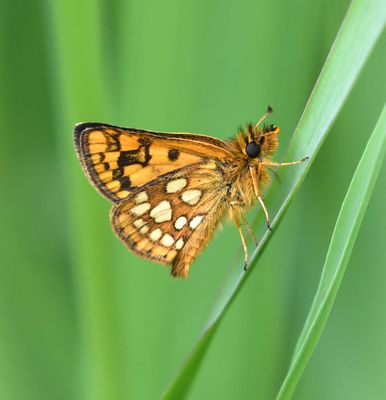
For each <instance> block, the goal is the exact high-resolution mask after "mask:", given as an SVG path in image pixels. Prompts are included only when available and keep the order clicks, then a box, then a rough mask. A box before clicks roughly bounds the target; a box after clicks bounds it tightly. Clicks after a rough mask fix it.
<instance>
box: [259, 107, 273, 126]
mask: <svg viewBox="0 0 386 400" xmlns="http://www.w3.org/2000/svg"><path fill="white" fill-rule="evenodd" d="M272 111H273V109H272V107H271V106H268V107H267V112H266V113H265V114H264V115H263V116H262V117H261V118H260V119H259V120H258V121H257V124H256V125H255V128H258V127H259V126H260V125H261V123H262V122H263V121H264V120H265V119H266V118H267V117H268V116H269V115H270V114H272Z"/></svg>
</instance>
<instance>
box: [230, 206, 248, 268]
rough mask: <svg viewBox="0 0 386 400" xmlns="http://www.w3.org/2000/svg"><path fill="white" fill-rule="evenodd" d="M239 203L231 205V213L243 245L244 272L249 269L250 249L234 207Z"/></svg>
mask: <svg viewBox="0 0 386 400" xmlns="http://www.w3.org/2000/svg"><path fill="white" fill-rule="evenodd" d="M237 203H238V202H235V201H232V202H231V203H230V204H231V211H232V220H233V221H234V223H235V224H236V226H237V229H238V231H239V233H240V237H241V243H242V244H243V249H244V271H246V270H247V268H248V267H247V264H248V248H247V242H246V240H245V237H244V233H243V229H242V227H241V224H240V220H239V217H238V215H237V214H236V212H235V209H234V207H235V206H236V204H237Z"/></svg>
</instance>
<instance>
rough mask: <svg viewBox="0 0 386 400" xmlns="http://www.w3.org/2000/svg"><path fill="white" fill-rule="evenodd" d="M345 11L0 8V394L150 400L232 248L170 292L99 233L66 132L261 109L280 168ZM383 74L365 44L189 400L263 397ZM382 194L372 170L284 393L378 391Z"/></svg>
mask: <svg viewBox="0 0 386 400" xmlns="http://www.w3.org/2000/svg"><path fill="white" fill-rule="evenodd" d="M348 5H349V1H347V0H344V1H339V2H337V1H335V0H314V1H311V2H310V1H306V0H295V1H291V2H288V1H286V0H274V1H270V2H268V1H262V0H259V1H252V0H242V1H240V2H237V3H236V2H233V1H219V0H214V1H211V2H208V1H203V0H195V1H193V0H189V1H177V0H165V1H162V2H161V1H156V0H152V1H140V0H132V1H123V0H113V1H108V0H100V1H97V0H85V1H82V2H79V1H75V0H66V1H60V0H52V1H42V0H36V1H33V2H26V1H21V0H14V1H12V2H11V1H5V0H3V1H1V2H0V57H1V62H0V102H1V103H0V123H1V145H0V174H1V181H2V190H1V196H0V201H1V204H0V227H1V229H0V235H1V238H0V246H1V248H0V251H1V265H0V398H1V399H7V400H8V399H11V400H13V399H16V400H24V399H26V400H27V399H28V400H33V399H82V400H83V399H87V400H88V399H90V400H91V399H92V400H94V399H100V400H105V399H109V400H115V399H155V398H159V396H160V394H161V393H162V391H163V390H164V388H165V386H166V385H167V384H168V383H169V381H170V380H171V379H172V377H173V376H174V375H175V373H176V371H177V368H178V367H179V366H180V364H181V362H182V361H183V359H184V358H185V356H186V354H187V353H188V351H189V350H190V349H191V347H192V345H193V343H194V341H195V339H196V338H197V336H198V334H199V333H200V331H201V329H202V327H203V324H204V322H205V320H206V318H207V316H208V313H209V312H210V310H211V307H212V304H213V301H214V299H215V298H216V295H217V293H218V292H219V290H220V288H221V285H222V281H223V277H224V275H225V273H226V271H227V268H228V265H229V260H230V259H232V257H233V255H234V254H235V252H237V251H238V249H239V248H240V240H239V237H238V233H237V230H236V229H235V227H233V226H231V225H226V227H225V229H224V230H222V231H221V232H219V233H218V234H217V235H216V237H215V239H214V240H213V241H212V242H211V243H210V245H209V247H208V248H207V250H205V251H204V252H203V254H202V255H201V256H200V257H199V258H198V259H197V261H196V262H195V264H194V265H193V267H192V269H191V274H190V277H189V279H188V280H186V281H183V280H173V279H172V278H170V277H169V271H168V269H167V268H164V267H160V266H157V265H156V264H152V263H150V262H147V261H144V260H142V259H139V258H138V257H135V256H134V255H133V254H131V253H129V252H128V251H126V249H125V248H124V246H123V245H122V244H121V243H120V242H119V241H118V240H117V239H116V238H115V236H114V235H113V233H112V231H111V228H110V225H109V218H108V211H109V208H110V205H109V203H108V202H107V201H106V200H104V199H103V198H102V197H101V196H99V195H98V194H97V193H96V191H95V190H94V189H93V188H92V187H91V185H90V184H89V183H88V182H87V180H86V178H85V177H84V176H83V173H82V171H81V168H80V166H79V163H78V161H77V159H76V156H75V151H74V148H73V144H72V129H73V126H74V124H75V123H76V122H79V121H105V122H109V123H113V124H120V125H123V126H131V127H138V128H147V129H152V130H160V131H191V132H198V133H208V134H210V135H214V136H217V137H220V138H229V137H231V136H232V135H233V134H234V133H235V132H236V130H237V127H238V126H239V125H241V124H244V123H246V122H249V121H256V120H257V119H258V118H259V117H260V116H261V114H262V113H263V112H264V110H265V108H266V106H267V105H268V104H270V105H272V106H273V108H274V110H275V113H274V114H273V116H272V118H271V121H272V122H274V123H275V124H277V125H279V126H280V127H281V128H282V135H281V146H280V150H279V152H278V156H277V159H280V155H281V154H282V153H283V151H284V150H285V147H286V144H287V143H288V141H289V139H290V136H291V132H293V130H294V128H295V126H296V123H297V121H298V120H299V118H300V115H301V112H302V110H303V108H304V106H305V104H306V101H307V98H308V96H309V95H310V92H311V90H312V87H313V85H314V83H315V80H316V78H317V76H318V74H319V72H320V70H321V67H322V65H323V62H324V60H325V57H326V55H327V53H328V50H329V48H330V46H331V45H332V42H333V39H334V37H335V35H336V33H337V31H338V29H339V26H340V24H341V21H342V19H343V17H344V14H345V11H346V10H347V7H348ZM385 71H386V38H385V35H384V36H383V37H382V38H381V40H380V41H379V42H378V44H377V45H376V47H375V48H374V51H373V53H372V55H371V57H370V59H369V61H368V63H367V64H366V67H365V68H364V70H363V72H362V74H361V77H360V79H359V80H358V82H357V84H356V86H355V88H354V90H353V91H352V93H351V95H350V97H349V100H348V101H347V102H346V104H345V106H344V109H343V112H342V113H341V114H340V116H339V118H338V119H337V121H336V122H335V124H334V126H333V129H332V132H331V134H330V136H329V138H328V139H327V141H326V142H325V144H324V146H323V147H322V150H321V151H320V153H319V155H318V157H317V159H316V162H315V163H314V165H313V167H312V169H311V172H310V173H309V175H308V176H307V178H306V180H305V182H304V184H303V185H302V187H301V189H300V191H299V192H298V195H297V196H296V198H295V200H294V201H293V203H292V205H291V207H290V209H289V211H288V212H287V214H286V216H285V218H284V220H283V221H282V223H281V224H280V227H279V228H278V229H277V231H276V232H275V235H274V237H273V238H272V240H271V241H270V244H269V246H268V248H267V250H266V251H265V253H264V255H263V256H262V257H261V259H260V260H259V262H258V265H257V268H254V269H253V270H252V271H251V274H252V276H251V277H250V279H249V280H248V282H247V284H246V285H245V286H244V288H243V290H242V291H241V293H240V295H239V296H238V298H237V300H236V302H235V303H234V304H233V305H232V307H231V310H230V312H229V313H228V314H227V316H226V318H225V320H224V322H223V323H222V325H221V327H220V329H219V331H218V332H217V336H216V337H215V339H214V341H213V344H212V346H211V348H210V350H209V352H208V355H207V357H206V358H205V360H204V363H203V366H202V368H201V370H200V372H199V374H198V376H197V380H196V381H195V383H194V385H193V388H192V391H191V392H190V394H189V398H191V399H213V398H215V399H217V398H221V399H236V398H243V399H271V398H273V397H274V395H275V394H276V393H277V390H278V388H279V385H280V383H281V380H282V379H283V377H284V374H285V372H286V368H287V367H288V363H289V359H290V356H291V354H292V350H293V346H294V344H295V342H296V339H297V336H298V334H299V332H300V329H301V327H302V324H303V322H304V319H305V316H306V315H307V312H308V309H309V307H310V304H311V301H312V297H313V294H314V292H315V290H316V286H317V283H318V279H319V276H320V272H321V268H322V265H323V261H324V258H325V255H326V251H327V246H328V243H329V239H330V236H331V234H332V230H333V227H334V223H335V220H336V217H337V214H338V211H339V207H340V204H341V202H342V200H343V197H344V194H345V192H346V190H347V187H348V184H349V182H350V179H351V177H352V174H353V172H354V169H355V166H356V164H357V162H358V160H359V158H360V155H361V153H362V151H363V148H364V145H365V143H366V141H367V138H368V136H369V134H370V132H371V131H372V129H373V127H374V125H375V122H376V120H377V117H378V115H379V114H380V112H381V110H382V107H383V103H384V100H385V93H386V85H385ZM385 187H386V167H385V166H383V168H382V171H381V174H380V177H379V180H378V182H377V186H376V188H375V191H374V196H373V198H372V199H371V202H370V205H369V208H368V211H367V213H366V217H365V220H364V223H363V225H362V227H361V230H360V234H359V236H358V240H357V243H356V245H355V249H354V252H353V255H352V257H351V260H350V262H349V265H348V270H347V273H346V276H345V278H344V282H343V285H342V288H341V291H340V293H339V295H338V298H337V301H336V304H335V306H334V309H333V311H332V314H331V317H330V319H329V322H328V324H327V327H326V330H325V332H324V334H323V336H322V339H321V341H320V343H319V345H318V347H317V349H316V352H315V353H314V355H313V357H312V359H311V362H310V364H309V365H308V367H307V369H306V372H305V374H304V376H303V378H302V380H301V382H300V385H299V387H298V389H297V391H296V393H295V398H297V399H310V398H312V399H379V398H385V396H386V380H385V373H386V342H385V337H386V312H385V298H386V296H385V293H386V268H385V267H386V252H385V239H386V213H385V204H386V190H385ZM268 208H269V204H268ZM257 210H258V207H256V211H257ZM259 212H260V211H259ZM241 267H242V266H241V265H240V268H241Z"/></svg>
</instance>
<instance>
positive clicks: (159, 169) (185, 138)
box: [75, 123, 231, 202]
mask: <svg viewBox="0 0 386 400" xmlns="http://www.w3.org/2000/svg"><path fill="white" fill-rule="evenodd" d="M75 145H76V148H77V152H78V156H79V159H80V161H81V163H82V166H83V168H84V170H85V172H86V174H87V175H88V176H89V177H90V179H91V181H92V182H93V183H94V185H95V186H96V187H97V189H98V190H99V191H100V192H101V193H102V194H103V195H104V196H106V197H107V198H108V199H110V200H112V201H114V202H119V201H122V200H124V199H127V198H129V196H130V195H131V193H133V192H136V191H137V190H138V189H139V188H140V187H142V186H143V185H146V184H147V183H149V182H151V181H153V180H155V179H158V178H159V177H161V176H162V177H165V176H166V175H168V174H170V173H173V172H175V171H177V170H179V169H181V168H189V167H193V166H195V165H198V164H201V163H203V162H205V161H206V160H213V159H215V160H218V161H219V162H222V161H224V160H229V158H230V157H231V153H229V151H228V150H227V149H226V145H225V143H224V142H222V141H221V140H218V139H215V138H211V137H209V136H204V135H192V134H181V133H180V134H173V133H162V132H150V131H144V130H136V129H126V128H119V127H115V126H110V125H106V124H98V123H86V124H79V125H77V126H76V128H75Z"/></svg>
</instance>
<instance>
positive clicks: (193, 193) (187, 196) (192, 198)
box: [181, 189, 202, 206]
mask: <svg viewBox="0 0 386 400" xmlns="http://www.w3.org/2000/svg"><path fill="white" fill-rule="evenodd" d="M201 195H202V192H201V190H198V189H192V190H185V192H183V193H182V195H181V199H182V201H183V202H185V203H186V204H189V205H190V206H195V205H196V204H197V203H198V202H199V201H200V198H201Z"/></svg>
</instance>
